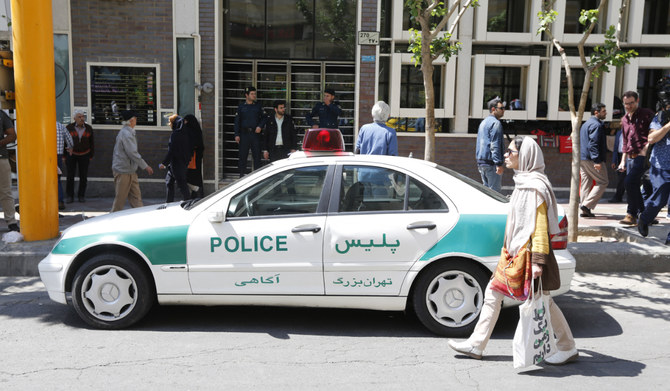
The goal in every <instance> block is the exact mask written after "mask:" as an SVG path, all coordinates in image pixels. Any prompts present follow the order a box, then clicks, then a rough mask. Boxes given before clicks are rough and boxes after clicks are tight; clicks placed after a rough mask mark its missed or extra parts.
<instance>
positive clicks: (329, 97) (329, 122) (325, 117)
mask: <svg viewBox="0 0 670 391" xmlns="http://www.w3.org/2000/svg"><path fill="white" fill-rule="evenodd" d="M334 100H335V91H334V90H333V89H332V88H326V89H325V90H324V91H323V102H319V103H317V104H316V105H315V106H314V108H313V109H312V111H311V112H310V113H309V115H308V116H307V118H305V119H306V120H307V124H308V125H309V126H311V127H312V128H319V127H320V128H329V129H337V128H338V126H337V125H338V118H337V117H339V116H340V115H342V109H341V108H340V106H339V105H338V104H337V103H334V102H333V101H334ZM315 115H318V116H319V123H318V124H315V123H314V118H313V117H314V116H315Z"/></svg>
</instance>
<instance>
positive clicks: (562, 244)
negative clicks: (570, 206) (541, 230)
mask: <svg viewBox="0 0 670 391" xmlns="http://www.w3.org/2000/svg"><path fill="white" fill-rule="evenodd" d="M558 228H559V229H560V231H558V233H557V234H556V235H554V236H552V237H551V248H553V249H554V250H564V249H566V248H568V216H567V215H566V216H563V218H562V219H561V221H560V222H559V223H558Z"/></svg>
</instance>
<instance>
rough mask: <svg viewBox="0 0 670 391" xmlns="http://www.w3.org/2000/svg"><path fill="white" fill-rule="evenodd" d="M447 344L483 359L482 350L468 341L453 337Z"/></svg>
mask: <svg viewBox="0 0 670 391" xmlns="http://www.w3.org/2000/svg"><path fill="white" fill-rule="evenodd" d="M447 344H448V345H449V347H450V348H452V349H454V350H455V351H457V352H458V353H461V354H465V355H466V356H468V357H472V358H474V359H475V360H481V359H482V351H481V350H479V349H477V348H475V347H474V346H472V345H470V343H468V341H463V342H456V341H454V340H453V339H450V340H449V342H447ZM557 354H558V353H557Z"/></svg>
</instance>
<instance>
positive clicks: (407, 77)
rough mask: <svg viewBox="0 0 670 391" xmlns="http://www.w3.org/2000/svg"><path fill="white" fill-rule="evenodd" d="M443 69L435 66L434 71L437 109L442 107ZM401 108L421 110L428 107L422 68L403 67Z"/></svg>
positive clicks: (401, 75)
mask: <svg viewBox="0 0 670 391" xmlns="http://www.w3.org/2000/svg"><path fill="white" fill-rule="evenodd" d="M441 82H442V67H441V66H435V70H434V71H433V89H434V91H435V107H442V93H441V89H440V85H441V84H442V83H441ZM399 93H400V107H402V108H408V109H420V108H423V107H426V90H425V88H424V86H423V73H422V72H421V67H416V66H414V65H403V66H402V69H401V74H400V91H399Z"/></svg>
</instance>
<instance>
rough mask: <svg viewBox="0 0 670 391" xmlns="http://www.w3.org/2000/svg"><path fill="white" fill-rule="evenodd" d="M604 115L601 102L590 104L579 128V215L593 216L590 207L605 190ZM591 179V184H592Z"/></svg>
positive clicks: (605, 150) (596, 202) (606, 182)
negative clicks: (587, 115)
mask: <svg viewBox="0 0 670 391" xmlns="http://www.w3.org/2000/svg"><path fill="white" fill-rule="evenodd" d="M605 117H607V110H606V109H605V104H604V103H596V104H594V105H593V107H592V108H591V118H589V119H588V120H587V121H586V122H584V124H583V125H582V128H581V129H580V131H579V140H580V146H581V147H580V155H581V161H580V163H579V173H580V174H581V189H580V190H581V191H580V192H579V196H580V201H581V202H580V203H581V206H580V208H581V210H582V213H581V214H580V216H582V217H595V215H594V214H593V213H592V212H591V209H593V208H595V207H596V204H598V201H600V198H601V197H602V196H603V194H605V190H607V184H608V183H609V180H608V179H607V165H606V161H607V158H606V154H607V143H606V134H605V129H604V128H603V120H604V119H605ZM593 181H595V182H596V183H595V185H593Z"/></svg>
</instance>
